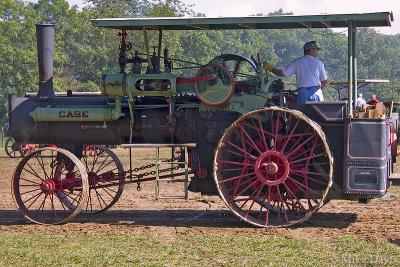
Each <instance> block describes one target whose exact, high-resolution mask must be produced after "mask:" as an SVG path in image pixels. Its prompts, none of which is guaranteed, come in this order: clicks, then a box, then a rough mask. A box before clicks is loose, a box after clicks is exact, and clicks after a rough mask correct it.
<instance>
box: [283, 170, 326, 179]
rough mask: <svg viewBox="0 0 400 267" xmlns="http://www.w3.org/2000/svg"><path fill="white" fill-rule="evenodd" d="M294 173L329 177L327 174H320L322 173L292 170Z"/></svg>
mask: <svg viewBox="0 0 400 267" xmlns="http://www.w3.org/2000/svg"><path fill="white" fill-rule="evenodd" d="M291 172H292V173H301V174H311V175H318V176H322V177H329V174H327V173H320V172H309V171H301V170H291Z"/></svg>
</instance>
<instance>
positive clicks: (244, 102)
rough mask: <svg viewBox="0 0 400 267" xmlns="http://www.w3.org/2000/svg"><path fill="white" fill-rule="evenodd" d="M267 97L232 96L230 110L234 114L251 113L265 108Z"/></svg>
mask: <svg viewBox="0 0 400 267" xmlns="http://www.w3.org/2000/svg"><path fill="white" fill-rule="evenodd" d="M267 100H268V99H267V97H266V96H261V95H241V96H232V98H231V99H230V101H229V106H228V109H229V111H232V112H238V113H241V114H246V113H248V112H250V111H253V110H256V109H260V108H263V107H265V102H266V101H267Z"/></svg>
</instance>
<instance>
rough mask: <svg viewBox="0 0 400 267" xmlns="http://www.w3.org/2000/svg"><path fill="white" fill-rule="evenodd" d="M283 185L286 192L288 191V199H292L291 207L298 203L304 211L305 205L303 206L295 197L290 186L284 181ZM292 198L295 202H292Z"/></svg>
mask: <svg viewBox="0 0 400 267" xmlns="http://www.w3.org/2000/svg"><path fill="white" fill-rule="evenodd" d="M283 185H284V186H285V189H286V192H288V194H289V196H290V199H291V200H292V205H293V207H295V206H296V205H300V207H301V208H302V209H303V210H304V211H305V210H306V209H305V207H304V206H303V204H301V202H300V199H299V198H298V197H296V195H295V194H294V193H293V191H292V190H291V189H290V187H289V186H288V185H287V184H286V183H283ZM294 200H296V203H294Z"/></svg>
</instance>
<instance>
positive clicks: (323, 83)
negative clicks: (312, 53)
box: [319, 62, 328, 89]
mask: <svg viewBox="0 0 400 267" xmlns="http://www.w3.org/2000/svg"><path fill="white" fill-rule="evenodd" d="M319 78H320V79H321V80H320V81H321V89H324V87H325V86H326V85H327V84H328V75H327V74H326V70H325V66H324V63H322V62H321V67H320V73H319Z"/></svg>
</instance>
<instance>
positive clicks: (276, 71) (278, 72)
mask: <svg viewBox="0 0 400 267" xmlns="http://www.w3.org/2000/svg"><path fill="white" fill-rule="evenodd" d="M271 72H272V73H273V74H275V75H276V76H279V77H286V76H285V74H283V71H282V70H280V69H275V68H272V70H271Z"/></svg>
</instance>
